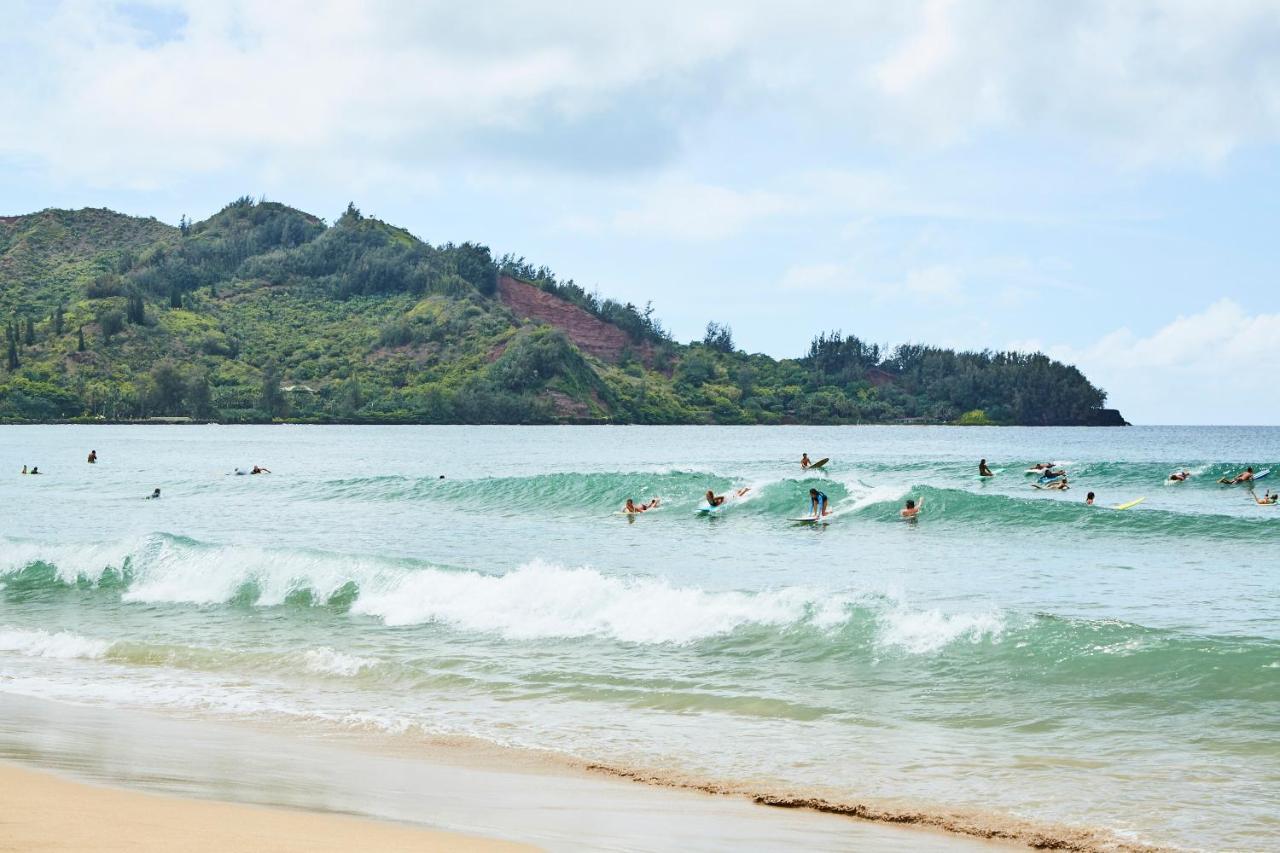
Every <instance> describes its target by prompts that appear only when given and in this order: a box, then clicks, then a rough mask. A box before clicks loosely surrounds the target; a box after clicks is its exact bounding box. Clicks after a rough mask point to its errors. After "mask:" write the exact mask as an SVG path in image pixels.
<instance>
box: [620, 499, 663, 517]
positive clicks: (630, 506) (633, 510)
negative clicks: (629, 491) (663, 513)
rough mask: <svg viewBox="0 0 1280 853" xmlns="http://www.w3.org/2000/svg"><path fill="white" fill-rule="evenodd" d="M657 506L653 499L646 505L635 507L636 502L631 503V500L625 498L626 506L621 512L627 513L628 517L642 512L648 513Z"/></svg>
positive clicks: (656, 501) (656, 500)
mask: <svg viewBox="0 0 1280 853" xmlns="http://www.w3.org/2000/svg"><path fill="white" fill-rule="evenodd" d="M657 505H658V499H657V498H654V499H653V500H651V501H649V502H648V503H646V504H639V505H637V504H636V502H635V501H633V500H632V499H631V498H627V505H626V506H624V507H623V508H622V511H623V512H625V513H627V514H628V515H639V514H640V513H642V512H648V511H649V510H651V509H653V508H655V507H656V506H657Z"/></svg>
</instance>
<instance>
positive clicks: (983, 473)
mask: <svg viewBox="0 0 1280 853" xmlns="http://www.w3.org/2000/svg"><path fill="white" fill-rule="evenodd" d="M978 476H979V477H994V476H995V472H994V471H992V470H991V469H990V468H988V467H987V460H985V459H982V460H980V461H979V462H978Z"/></svg>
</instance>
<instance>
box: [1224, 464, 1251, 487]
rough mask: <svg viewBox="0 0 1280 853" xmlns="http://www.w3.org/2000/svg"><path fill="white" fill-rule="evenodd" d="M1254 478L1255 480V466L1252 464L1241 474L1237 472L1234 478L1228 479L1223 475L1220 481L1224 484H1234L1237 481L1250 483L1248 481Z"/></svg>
mask: <svg viewBox="0 0 1280 853" xmlns="http://www.w3.org/2000/svg"><path fill="white" fill-rule="evenodd" d="M1252 480H1253V466H1252V465H1250V466H1249V467H1248V468H1245V469H1244V470H1243V471H1241V472H1240V473H1239V474H1236V475H1235V477H1234V478H1232V479H1227V478H1226V477H1223V478H1222V479H1221V480H1219V481H1218V482H1219V483H1222V484H1223V485H1224V486H1234V485H1235V484H1236V483H1248V482H1251V481H1252Z"/></svg>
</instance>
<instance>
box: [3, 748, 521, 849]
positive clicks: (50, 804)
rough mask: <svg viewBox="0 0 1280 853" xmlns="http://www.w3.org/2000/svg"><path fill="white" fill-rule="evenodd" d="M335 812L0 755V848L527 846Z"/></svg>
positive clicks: (517, 847)
mask: <svg viewBox="0 0 1280 853" xmlns="http://www.w3.org/2000/svg"><path fill="white" fill-rule="evenodd" d="M533 849H536V848H533V847H529V846H526V845H522V844H515V843H512V842H507V841H495V840H487V839H483V838H473V837H471V836H466V835H459V834H457V833H452V832H438V831H435V830H429V829H420V828H416V827H411V826H404V825H400V824H393V823H380V822H377V821H371V820H363V819H361V818H355V817H346V816H344V815H333V814H321V813H318V812H305V811H294V810H291V809H274V808H264V807H261V806H247V805H240V804H235V803H220V802H212V801H209V800H189V799H181V798H178V797H166V796H162V795H159V794H144V793H140V792H137V791H127V790H123V789H116V788H101V787H98V786H96V785H86V784H83V783H80V782H73V781H70V780H67V779H64V778H62V777H60V776H54V775H52V774H49V773H43V772H40V771H37V770H28V769H26V768H19V767H14V766H12V765H6V764H0V851H5V853H8V851H14V853H31V851H42V852H43V851H68V853H70V851H76V853H90V851H92V853H106V851H117V850H118V851H130V853H151V851H154V853H172V851H175V850H182V851H186V853H235V851H246V853H248V851H253V853H295V851H296V853H327V851H333V853H339V851H341V853H348V851H352V850H360V851H369V853H377V851H388V853H389V851H415V853H416V851H436V850H442V851H443V850H448V851H460V853H489V851H495V853H497V851H502V853H507V851H516V850H533Z"/></svg>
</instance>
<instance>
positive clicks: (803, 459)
mask: <svg viewBox="0 0 1280 853" xmlns="http://www.w3.org/2000/svg"><path fill="white" fill-rule="evenodd" d="M812 464H813V463H812V462H810V461H809V454H808V453H801V454H800V467H801V468H808V467H809V466H810V465H812Z"/></svg>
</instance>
